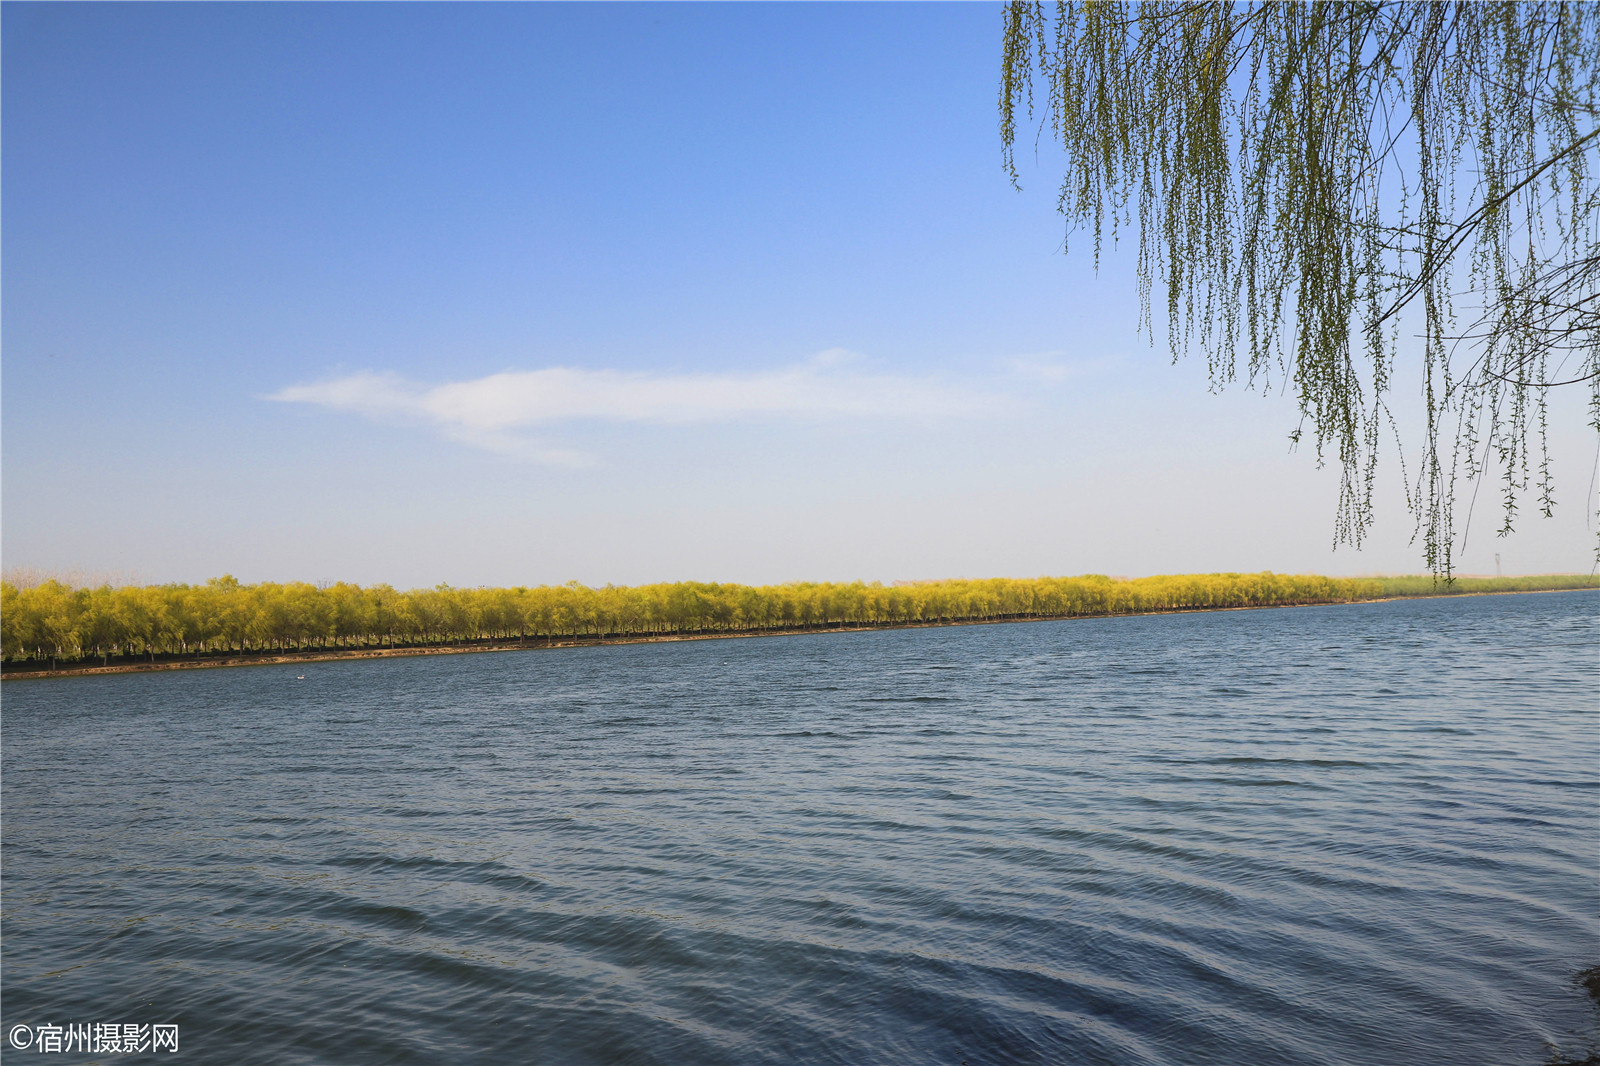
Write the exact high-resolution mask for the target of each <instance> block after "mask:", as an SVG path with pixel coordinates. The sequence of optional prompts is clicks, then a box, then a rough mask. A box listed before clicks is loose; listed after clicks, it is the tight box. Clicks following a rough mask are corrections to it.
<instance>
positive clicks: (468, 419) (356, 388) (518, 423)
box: [267, 349, 1000, 466]
mask: <svg viewBox="0 0 1600 1066" xmlns="http://www.w3.org/2000/svg"><path fill="white" fill-rule="evenodd" d="M857 364H859V357H857V356H855V355H853V354H852V353H850V352H847V351H844V350H842V349H833V350H830V351H826V352H822V353H820V354H818V355H817V356H815V357H813V358H811V359H809V360H807V361H806V362H803V363H800V364H797V365H795V366H790V367H785V368H780V369H777V370H768V371H762V372H758V373H752V374H659V373H647V372H627V371H620V370H584V369H580V368H577V367H550V368H547V369H544V370H523V371H506V372H504V373H500V374H490V375H489V376H488V377H482V378H474V379H472V380H469V381H454V382H446V383H444V384H442V385H422V384H418V383H416V382H412V381H408V380H406V379H405V378H402V377H399V376H397V375H394V374H376V373H372V372H361V373H356V374H348V375H345V376H344V377H338V378H331V379H328V380H325V381H320V382H314V383H311V384H307V385H291V386H289V387H288V388H285V389H282V390H280V391H278V392H276V393H274V394H272V395H271V396H268V397H267V399H269V400H277V401H280V402H284V403H307V404H313V405H315V406H318V407H324V408H328V409H330V410H335V411H347V412H350V413H353V414H360V415H365V416H367V417H370V418H380V419H393V420H403V421H420V422H424V423H427V424H430V425H433V426H434V427H436V428H437V429H438V430H439V431H440V432H442V433H443V434H444V435H445V436H446V437H448V438H450V439H452V440H457V441H460V442H462V443H465V444H470V445H473V446H474V447H479V448H484V449H486V450H489V451H494V452H498V453H501V454H506V455H512V456H515V457H517V458H522V459H527V460H530V461H533V462H540V463H547V464H553V465H563V466H571V465H583V464H585V463H587V462H588V459H587V458H586V457H585V456H583V455H582V454H581V453H578V452H573V451H570V450H565V449H560V448H547V447H545V446H544V445H542V444H540V443H538V442H537V441H534V440H531V439H529V438H527V437H525V436H523V435H522V433H521V432H520V431H524V430H528V429H532V428H536V427H548V426H551V425H553V424H555V423H559V422H571V421H578V420H593V421H610V422H640V423H655V424H661V425H683V424H688V423H707V422H728V421H738V420H742V419H748V418H771V417H788V418H951V417H960V416H966V415H974V414H988V413H992V412H994V411H995V410H997V409H998V408H999V405H1000V401H999V398H998V397H996V396H992V395H987V394H984V393H982V392H978V391H975V390H973V389H971V388H963V387H958V386H956V385H953V384H949V383H945V382H941V381H938V380H935V379H933V378H917V377H906V376H896V375H890V374H871V373H865V372H862V371H859V370H856V369H854V367H855V366H856V365H857Z"/></svg>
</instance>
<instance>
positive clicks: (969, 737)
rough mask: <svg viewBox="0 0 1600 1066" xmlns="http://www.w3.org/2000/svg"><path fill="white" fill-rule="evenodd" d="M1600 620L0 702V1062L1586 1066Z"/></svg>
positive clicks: (167, 684) (226, 674)
mask: <svg viewBox="0 0 1600 1066" xmlns="http://www.w3.org/2000/svg"><path fill="white" fill-rule="evenodd" d="M1597 612H1600V596H1597V595H1595V594H1592V593H1568V594H1550V595H1535V596H1501V597H1480V598H1472V599H1460V600H1422V601H1410V602H1400V603H1378V604H1363V605H1354V606H1342V607H1322V608H1303V609H1290V610H1272V611H1251V612H1228V613H1218V614H1188V615H1168V616H1161V617H1145V618H1116V619H1097V620H1082V621H1073V622H1046V623H1035V624H1027V625H1002V626H983V627H963V628H953V629H925V630H903V631H892V632H872V633H853V634H833V635H819V636H808V637H787V638H772V639H755V640H723V641H702V642H694V643H680V644H651V645H628V646H617V647H595V648H584V649H571V650H559V649H558V650H552V651H530V652H511V653H501V654H484V655H466V656H450V657H444V658H426V659H400V660H389V661H369V662H342V663H313V664H307V665H299V666H283V667H279V666H270V667H257V668H252V669H242V670H210V671H201V672H195V673H184V674H142V675H123V676H113V677H92V678H75V679H64V680H57V681H15V682H7V683H6V685H5V690H4V739H3V756H4V778H3V788H4V794H3V798H4V849H3V856H4V904H5V907H4V925H3V931H4V939H3V953H4V955H3V961H4V972H3V990H4V1006H5V1024H6V1026H8V1027H9V1026H11V1025H13V1024H17V1023H27V1024H30V1025H34V1026H37V1025H38V1024H40V1023H44V1022H49V1023H55V1024H62V1023H66V1022H79V1023H94V1022H113V1021H125V1022H175V1023H178V1024H179V1025H180V1030H181V1050H180V1052H179V1055H178V1056H174V1057H173V1058H172V1060H171V1061H178V1060H179V1059H183V1058H186V1059H188V1060H190V1061H195V1062H207V1063H212V1062H215V1063H378V1062H417V1063H447V1062H448V1063H475V1062H481V1063H503V1062H533V1063H740V1064H744V1063H791V1062H798V1063H822V1062H827V1063H852V1064H856V1063H860V1064H867V1063H917V1064H921V1063H949V1064H952V1066H955V1064H959V1063H968V1064H977V1063H1027V1062H1038V1063H1088V1064H1099V1063H1104V1064H1118V1066H1122V1064H1154V1063H1163V1064H1184V1066H1191V1064H1200V1063H1217V1064H1228V1066H1233V1064H1238V1063H1252V1064H1257V1066H1261V1064H1270V1063H1286V1064H1287V1063H1292V1064H1297V1066H1298V1064H1306V1063H1337V1064H1341V1066H1342V1064H1363V1063H1371V1064H1375V1066H1376V1064H1383V1066H1391V1064H1396V1063H1413V1062H1416V1063H1436V1062H1437V1063H1446V1062H1448V1063H1451V1064H1477V1063H1482V1064H1491V1063H1492V1064H1496V1066H1501V1064H1517V1063H1526V1064H1529V1066H1534V1064H1536V1063H1539V1062H1542V1061H1544V1059H1545V1057H1546V1042H1553V1043H1555V1044H1558V1045H1561V1046H1563V1047H1566V1048H1569V1049H1570V1048H1574V1047H1586V1044H1587V1041H1589V1040H1590V1039H1592V1036H1593V1014H1592V1011H1591V1009H1590V1008H1589V1007H1588V1006H1587V1004H1586V1001H1584V1000H1583V999H1582V998H1581V997H1580V996H1579V995H1578V994H1577V993H1576V992H1575V991H1574V989H1573V986H1572V977H1573V974H1574V973H1575V971H1577V970H1579V969H1582V968H1583V967H1586V966H1592V965H1595V964H1597V963H1600V927H1597V921H1596V915H1597V912H1600V885H1597V871H1596V867H1597V857H1600V705H1597V693H1600V654H1597V652H1600V647H1597V642H1600V625H1597V619H1596V615H1597ZM302 673H303V674H304V675H305V677H304V679H303V680H302V679H299V678H298V677H297V675H299V674H302ZM14 1054H19V1053H14ZM62 1057H63V1058H66V1057H68V1056H62ZM162 1057H163V1058H164V1059H165V1058H166V1057H167V1056H166V1055H165V1054H164V1053H163V1055H162ZM111 1060H118V1061H120V1058H119V1057H118V1056H109V1057H108V1058H107V1061H111Z"/></svg>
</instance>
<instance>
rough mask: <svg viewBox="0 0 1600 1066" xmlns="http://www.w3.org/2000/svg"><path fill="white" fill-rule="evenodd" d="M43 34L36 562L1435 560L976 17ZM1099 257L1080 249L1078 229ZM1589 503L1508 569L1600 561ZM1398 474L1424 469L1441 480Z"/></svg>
mask: <svg viewBox="0 0 1600 1066" xmlns="http://www.w3.org/2000/svg"><path fill="white" fill-rule="evenodd" d="M0 19H3V48H4V56H3V59H4V63H3V71H0V77H3V86H0V90H3V96H4V100H3V102H4V110H3V158H0V162H3V168H0V183H3V188H0V191H3V197H4V200H3V208H4V215H3V249H0V251H3V266H4V290H3V308H0V310H3V324H0V341H3V346H4V350H3V362H0V390H3V391H0V405H3V423H0V433H3V440H0V444H3V451H0V463H3V469H0V473H3V478H0V486H3V488H0V505H3V511H0V521H3V526H0V534H3V544H0V548H3V555H4V564H5V566H6V567H8V568H17V567H34V568H40V569H44V570H55V571H68V572H76V573H81V574H91V575H98V574H104V575H111V576H116V577H123V578H133V579H137V580H144V581H169V580H183V581H196V580H204V579H205V578H207V577H210V576H213V575H216V574H220V573H223V572H231V573H233V574H235V575H237V576H238V577H240V578H241V579H242V580H263V579H272V580H289V579H303V580H336V579H344V580H356V581H361V582H375V581H387V582H390V583H393V584H396V585H398V586H402V587H409V586H417V585H432V584H435V583H438V582H440V581H448V582H450V583H452V584H456V585H476V584H523V583H537V582H561V581H566V580H568V579H572V578H576V579H578V580H581V581H584V582H586V583H594V584H602V583H605V582H607V581H612V582H616V583H628V584H632V583H638V582H643V581H653V580H678V579H685V578H694V579H702V580H732V581H750V582H768V581H781V580H789V579H831V580H848V579H854V578H864V579H868V580H873V579H878V580H885V581H890V580H897V579H915V578H928V577H944V576H963V575H964V576H987V575H1002V574H1003V575H1015V576H1027V575H1036V574H1043V573H1052V574H1067V573H1085V572H1104V573H1117V574H1147V573H1160V572H1172V571H1190V570H1219V569H1249V570H1256V569H1266V568H1272V569H1279V570H1297V571H1306V570H1316V571H1322V572H1327V573H1368V572H1378V571H1386V572H1388V571H1415V570H1417V569H1419V568H1420V566H1421V563H1420V552H1419V550H1418V549H1417V548H1416V547H1415V546H1413V545H1410V544H1408V539H1409V536H1410V533H1411V530H1412V523H1411V520H1410V518H1409V516H1408V515H1407V514H1406V512H1405V507H1404V499H1403V496H1402V493H1401V488H1400V483H1399V481H1398V478H1397V477H1395V476H1392V472H1393V471H1394V469H1395V467H1394V464H1393V463H1392V462H1391V463H1390V470H1391V476H1389V477H1387V478H1386V480H1385V481H1384V482H1383V483H1382V485H1381V490H1382V495H1381V497H1380V502H1379V522H1378V526H1377V529H1376V531H1375V533H1374V535H1373V537H1372V539H1371V540H1370V542H1369V543H1368V545H1367V547H1366V549H1365V550H1364V551H1362V552H1353V551H1350V550H1348V549H1343V550H1340V551H1339V552H1337V553H1335V552H1333V551H1332V550H1331V540H1332V529H1333V507H1334V502H1335V499H1336V489H1337V485H1336V483H1335V480H1334V478H1333V476H1332V472H1331V471H1327V470H1323V471H1318V470H1317V469H1316V467H1315V460H1314V457H1313V456H1312V455H1311V454H1309V452H1308V451H1305V450H1302V451H1300V452H1298V453H1291V452H1290V451H1289V448H1288V439H1287V438H1288V434H1289V432H1290V431H1291V430H1292V429H1293V428H1294V426H1295V424H1296V421H1297V419H1296V416H1295V412H1294V409H1293V404H1292V402H1291V401H1290V400H1289V399H1287V398H1285V397H1282V396H1276V395H1272V396H1262V395H1259V394H1254V393H1249V392H1245V391H1243V390H1233V391H1229V392H1227V393H1224V394H1222V395H1220V396H1217V395H1211V394H1209V393H1208V391H1207V387H1206V382H1205V374H1204V367H1203V366H1201V365H1199V364H1198V363H1184V364H1180V365H1178V366H1172V365H1169V359H1168V357H1167V354H1166V352H1165V350H1164V348H1161V347H1157V348H1152V347H1151V346H1150V345H1149V343H1148V340H1147V339H1146V338H1144V337H1141V336H1139V335H1137V334H1136V332H1135V324H1136V318H1137V312H1138V306H1137V294H1136V290H1135V286H1134V280H1133V276H1132V267H1131V263H1130V262H1129V258H1128V257H1127V256H1126V255H1121V254H1117V253H1113V254H1112V255H1111V256H1110V257H1109V258H1108V259H1107V260H1106V262H1105V263H1104V264H1103V266H1102V270H1101V272H1100V274H1099V275H1098V276H1096V274H1095V273H1094V271H1093V269H1092V267H1091V265H1090V263H1089V262H1088V260H1087V257H1086V256H1084V255H1081V254H1073V255H1066V256H1064V255H1062V254H1061V251H1062V246H1063V232H1064V231H1063V226H1062V223H1061V220H1060V219H1059V217H1058V216H1057V215H1056V214H1055V213H1054V201H1055V197H1054V184H1055V176H1056V173H1057V171H1056V170H1054V169H1053V168H1054V167H1056V166H1058V161H1057V160H1056V158H1055V156H1054V155H1053V153H1052V152H1051V151H1050V149H1049V147H1048V143H1047V142H1046V144H1045V145H1043V146H1042V147H1041V148H1040V150H1039V152H1038V154H1037V156H1036V157H1035V156H1033V155H1032V154H1030V155H1028V157H1027V158H1026V159H1025V160H1024V163H1025V166H1024V175H1023V177H1024V189H1023V191H1022V192H1020V193H1019V192H1017V191H1015V190H1013V189H1012V188H1011V186H1010V183H1009V181H1008V179H1007V177H1006V175H1005V174H1004V172H1003V170H1002V168H1001V164H1000V145H999V140H998V133H997V118H996V110H995V100H996V94H997V82H998V44H999V36H1000V12H999V9H998V7H996V6H994V5H988V4H962V5H936V6H924V5H883V6H880V5H794V6H769V5H703V6H677V5H651V6H633V5H593V6H587V5H562V4H549V5H462V6H444V5H422V4H412V5H395V6H388V5H275V4H252V5H201V4H194V5H98V4H83V5H33V4H6V5H4V6H3V8H0ZM1074 251H1075V252H1076V248H1074ZM1579 400H1581V397H1576V396H1573V397H1571V398H1570V399H1569V398H1568V397H1559V398H1558V406H1557V410H1556V412H1555V421H1554V431H1555V440H1554V444H1555V446H1556V463H1557V473H1558V475H1559V476H1560V477H1561V478H1562V480H1561V482H1560V486H1559V487H1560V490H1561V491H1560V494H1559V495H1558V499H1559V500H1561V501H1562V504H1563V506H1562V507H1561V509H1560V510H1559V512H1558V518H1557V519H1556V520H1554V521H1552V522H1542V523H1541V522H1535V521H1533V520H1531V519H1529V520H1525V522H1524V525H1525V527H1526V528H1525V529H1524V530H1523V531H1521V532H1519V533H1518V534H1517V535H1516V536H1514V537H1512V538H1509V539H1507V540H1501V541H1497V540H1496V539H1495V538H1493V537H1492V536H1491V535H1489V532H1490V530H1491V529H1492V527H1493V525H1495V524H1497V523H1496V522H1495V521H1494V519H1495V517H1496V516H1494V515H1493V514H1492V513H1490V509H1488V508H1483V507H1482V505H1480V513H1479V514H1478V515H1477V516H1476V517H1475V519H1474V524H1475V526H1480V527H1481V528H1482V529H1483V530H1484V533H1483V534H1482V535H1479V534H1477V533H1474V534H1473V536H1472V537H1471V539H1469V542H1468V545H1467V550H1466V552H1465V554H1464V556H1463V562H1464V569H1466V570H1468V571H1475V572H1493V568H1494V559H1493V555H1494V553H1495V552H1497V551H1498V552H1500V553H1501V554H1502V556H1503V558H1504V566H1505V569H1506V571H1507V572H1508V573H1513V572H1535V571H1548V570H1586V569H1588V567H1589V565H1590V563H1591V556H1592V553H1593V544H1594V541H1593V536H1592V534H1591V533H1590V531H1589V529H1588V522H1587V521H1586V508H1585V507H1584V504H1583V501H1584V495H1585V488H1586V486H1587V485H1588V484H1589V480H1590V474H1591V469H1592V463H1593V458H1594V453H1593V448H1594V441H1593V437H1592V434H1588V433H1586V432H1584V431H1583V429H1582V422H1583V418H1582V412H1581V407H1580V404H1579V403H1578V402H1577V401H1579ZM1391 458H1392V457H1391Z"/></svg>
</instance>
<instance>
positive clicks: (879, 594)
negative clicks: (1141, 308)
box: [0, 573, 1595, 667]
mask: <svg viewBox="0 0 1600 1066" xmlns="http://www.w3.org/2000/svg"><path fill="white" fill-rule="evenodd" d="M1594 584H1595V583H1594V581H1593V580H1591V579H1589V578H1586V577H1582V576H1578V577H1571V576H1569V577H1540V578H1506V579H1503V580H1501V579H1486V580H1484V581H1480V582H1476V583H1474V582H1471V581H1467V582H1463V583H1462V585H1461V586H1460V588H1459V591H1468V590H1481V591H1502V592H1504V591H1512V590H1525V589H1540V588H1592V587H1594ZM1429 591H1432V590H1431V588H1430V587H1429V586H1427V584H1426V583H1425V582H1424V583H1421V584H1419V583H1418V582H1417V581H1415V580H1414V579H1410V578H1376V579H1372V578H1329V577H1318V576H1316V575H1312V574H1292V575H1291V574H1273V573H1260V574H1175V575H1166V576H1158V577H1144V578H1135V579H1131V580H1129V579H1115V578H1109V577H1105V576H1103V575H1099V574H1088V575H1084V576H1082V577H1040V578H1031V579H1017V578H986V579H980V580H967V579H956V580H951V581H924V582H913V583H909V584H897V585H888V586H886V585H882V584H878V583H876V582H873V583H870V584H867V583H863V582H860V581H855V582H849V583H832V582H798V583H793V584H787V585H765V586H751V585H733V584H712V583H705V582H696V581H682V582H677V583H674V584H659V585H641V586H637V587H632V588H629V587H620V586H616V585H607V586H605V587H604V588H589V587H587V586H585V585H580V584H579V583H578V582H576V581H570V582H568V583H567V584H565V585H554V586H551V585H540V586H536V587H533V588H527V587H520V586H519V587H516V588H475V589H458V588H451V587H450V586H449V585H440V586H438V587H437V588H431V589H412V590H410V591H408V592H400V591H396V590H395V589H393V588H391V587H389V586H388V585H369V586H366V587H362V586H360V585H352V584H348V583H345V582H339V583H337V584H334V585H329V586H326V587H319V586H316V585H310V584H306V583H305V582H287V583H283V584H279V583H276V582H262V583H260V584H256V585H245V584H241V583H240V582H238V581H236V580H235V579H234V578H233V577H231V576H223V577H220V578H213V579H212V580H210V581H208V582H206V583H205V584H204V585H177V584H175V585H146V586H133V585H128V586H121V587H113V586H111V585H101V586H99V587H82V586H75V585H71V584H65V583H63V582H60V581H56V580H48V581H42V582H39V583H37V584H27V583H24V584H22V585H18V584H16V583H13V582H11V581H7V580H0V658H3V659H4V660H5V661H6V662H7V663H9V664H12V665H13V666H14V665H17V664H20V663H28V664H30V665H32V666H35V667H38V666H43V665H44V664H59V663H60V662H63V661H64V662H67V663H78V662H88V663H90V664H93V663H94V662H95V661H96V660H98V661H99V663H101V664H106V665H110V661H111V659H112V657H113V656H114V657H116V658H117V660H118V662H119V663H124V664H125V663H127V662H129V661H130V660H135V659H140V660H149V661H154V660H155V659H156V657H157V656H161V657H165V658H168V659H171V658H175V657H186V658H193V657H204V656H227V655H232V654H240V655H261V654H271V653H275V652H294V651H313V650H315V651H330V650H331V651H356V652H358V651H361V650H363V649H394V648H418V647H429V646H440V645H447V644H459V643H463V642H465V643H468V644H480V645H481V644H485V643H490V644H492V643H495V642H509V641H515V642H517V643H520V644H526V642H527V641H529V640H533V641H535V642H538V641H541V640H542V641H544V642H545V643H547V644H548V643H552V642H558V641H576V640H586V639H593V640H599V639H606V638H623V639H629V638H641V637H643V638H649V637H662V636H681V635H724V634H733V633H772V632H794V631H807V630H825V629H838V628H856V627H864V626H895V625H919V624H940V623H949V622H988V621H996V620H1000V619H1013V620H1015V619H1031V618H1072V617H1081V616H1086V615H1111V614H1129V613H1140V612H1147V611H1174V610H1197V609H1200V610H1208V609H1215V608H1222V607H1267V606H1285V605H1289V604H1310V603H1335V602H1343V601H1349V600H1362V599H1376V598H1381V597H1385V596H1396V595H1400V596H1403V595H1416V594H1418V593H1425V592H1429Z"/></svg>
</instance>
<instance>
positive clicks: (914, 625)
mask: <svg viewBox="0 0 1600 1066" xmlns="http://www.w3.org/2000/svg"><path fill="white" fill-rule="evenodd" d="M1593 591H1595V589H1592V588H1586V589H1585V588H1580V589H1516V590H1508V591H1485V592H1439V593H1425V594H1422V595H1417V596H1381V597H1377V598H1374V599H1360V600H1325V601H1322V602H1317V603H1264V604H1260V605H1257V606H1247V607H1169V608H1166V609H1164V610H1159V611H1127V612H1118V613H1107V614H1062V615H1038V616H1034V617H1029V618H1016V617H1012V618H963V619H955V620H952V621H947V622H879V623H873V622H868V623H862V624H853V625H846V624H842V623H841V624H839V625H821V626H805V627H785V628H781V629H755V630H745V631H732V632H725V633H715V632H713V633H705V632H688V633H656V634H640V635H638V636H603V637H552V638H542V637H533V638H529V639H522V640H518V639H508V640H490V641H488V642H485V643H482V644H475V645H468V646H461V645H449V644H442V645H418V646H414V647H405V648H382V647H378V648H346V649H339V650H332V649H321V648H319V649H317V650H315V651H309V650H308V651H301V652H296V651H276V652H259V653H255V654H250V653H245V654H221V655H215V656H206V657H203V658H202V657H198V656H197V657H195V658H191V659H178V660H172V661H167V662H151V663H116V664H114V665H105V666H68V667H59V668H57V669H53V670H27V669H17V668H15V667H13V668H11V669H6V670H0V681H25V680H34V679H45V678H57V677H90V676H95V675H101V674H151V673H164V672H170V671H175V670H222V669H231V668H234V667H245V666H282V665H285V664H288V663H323V662H340V661H344V660H353V659H409V658H415V657H418V656H425V655H473V654H478V653H483V652H504V651H546V650H550V649H555V648H596V647H605V646H608V645H615V644H669V643H678V642H681V641H691V640H739V639H754V638H760V637H799V636H814V635H818V634H829V633H869V632H875V631H878V630H896V629H949V628H951V627H954V626H993V625H1010V624H1024V623H1028V622H1068V621H1082V620H1086V619H1093V618H1149V617H1153V616H1156V615H1167V614H1213V613H1219V612H1222V611H1273V610H1283V609H1286V608H1293V607H1345V606H1349V605H1351V604H1356V603H1395V602H1397V601H1400V600H1452V599H1461V598H1464V597H1471V596H1531V595H1541V594H1546V593H1558V592H1593Z"/></svg>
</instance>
